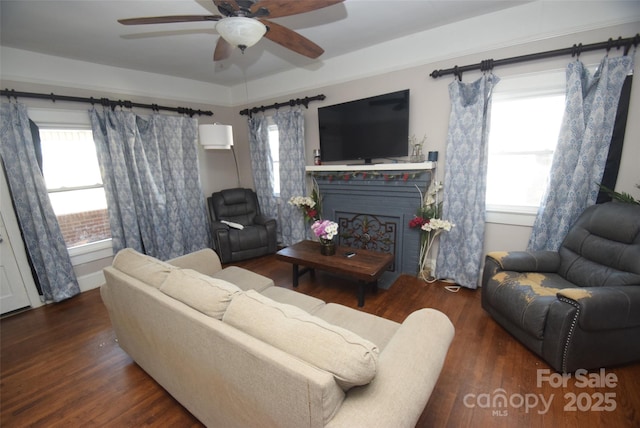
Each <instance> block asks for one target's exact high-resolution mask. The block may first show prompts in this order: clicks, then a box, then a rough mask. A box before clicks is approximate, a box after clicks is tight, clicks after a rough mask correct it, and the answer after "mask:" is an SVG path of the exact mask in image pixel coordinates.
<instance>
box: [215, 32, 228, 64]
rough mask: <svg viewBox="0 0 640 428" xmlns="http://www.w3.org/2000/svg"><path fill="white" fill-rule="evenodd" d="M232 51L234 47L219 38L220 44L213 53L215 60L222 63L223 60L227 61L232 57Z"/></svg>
mask: <svg viewBox="0 0 640 428" xmlns="http://www.w3.org/2000/svg"><path fill="white" fill-rule="evenodd" d="M232 51H233V46H231V43H229V42H227V41H226V40H225V39H223V38H222V37H219V38H218V43H217V44H216V50H215V51H214V52H213V60H214V61H222V60H223V59H227V58H229V56H231V52H232Z"/></svg>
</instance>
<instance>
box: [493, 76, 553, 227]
mask: <svg viewBox="0 0 640 428" xmlns="http://www.w3.org/2000/svg"><path fill="white" fill-rule="evenodd" d="M565 80H566V79H565V70H563V69H554V70H548V71H543V72H539V73H530V74H522V75H516V76H509V77H505V78H503V79H501V81H500V82H499V83H498V85H496V87H495V89H494V91H493V95H492V97H493V100H492V103H495V102H496V101H498V102H499V101H502V100H513V99H518V98H530V97H543V96H547V95H559V94H562V95H564V93H565V85H566V83H565ZM542 179H546V177H543V178H542ZM537 212H538V207H522V206H510V205H487V206H486V222H487V223H496V224H507V225H517V226H529V227H530V226H533V223H534V221H535V218H536V215H537Z"/></svg>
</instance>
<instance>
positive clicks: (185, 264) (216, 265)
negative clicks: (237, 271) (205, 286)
mask: <svg viewBox="0 0 640 428" xmlns="http://www.w3.org/2000/svg"><path fill="white" fill-rule="evenodd" d="M167 263H169V264H172V265H173V266H177V267H179V268H182V269H193V270H196V271H198V272H200V273H202V274H205V275H209V276H211V275H213V274H214V273H216V272H218V271H220V270H221V269H222V265H221V264H220V258H219V257H218V255H217V254H216V252H215V251H213V250H212V249H211V248H204V249H202V250H199V251H194V252H193V253H189V254H185V255H184V256H180V257H176V258H175V259H171V260H169V261H167Z"/></svg>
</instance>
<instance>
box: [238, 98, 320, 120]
mask: <svg viewBox="0 0 640 428" xmlns="http://www.w3.org/2000/svg"><path fill="white" fill-rule="evenodd" d="M325 98H326V97H325V96H324V94H320V95H316V96H315V97H304V98H296V99H295V100H294V99H290V100H289V101H286V102H284V103H275V104H271V105H268V106H260V107H252V108H250V109H248V108H246V109H244V110H242V111H241V112H240V114H241V115H244V116H249V117H251V116H252V115H253V114H254V113H258V112H263V111H265V110H269V109H272V108H275V109H279V108H280V107H293V106H299V105H301V104H302V105H303V106H305V108H309V103H310V102H311V101H322V100H324V99H325Z"/></svg>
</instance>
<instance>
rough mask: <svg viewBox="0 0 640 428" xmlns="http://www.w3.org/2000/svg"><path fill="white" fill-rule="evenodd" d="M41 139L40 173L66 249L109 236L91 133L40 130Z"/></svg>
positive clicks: (104, 202) (103, 196) (80, 130)
mask: <svg viewBox="0 0 640 428" xmlns="http://www.w3.org/2000/svg"><path fill="white" fill-rule="evenodd" d="M40 139H41V146H42V164H43V175H44V178H45V182H46V184H47V188H48V189H49V199H50V201H51V205H52V207H53V211H54V212H55V214H56V217H57V219H58V223H59V224H60V229H61V231H62V236H63V238H64V241H65V243H66V245H67V248H72V247H77V246H80V245H85V244H89V243H92V242H97V241H102V240H104V239H109V238H111V232H110V229H109V217H108V213H107V201H106V197H105V193H104V188H103V187H102V177H101V175H100V167H99V165H98V158H97V156H96V149H95V143H94V142H93V134H92V132H91V131H90V130H84V129H40ZM66 189H69V190H66Z"/></svg>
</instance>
